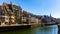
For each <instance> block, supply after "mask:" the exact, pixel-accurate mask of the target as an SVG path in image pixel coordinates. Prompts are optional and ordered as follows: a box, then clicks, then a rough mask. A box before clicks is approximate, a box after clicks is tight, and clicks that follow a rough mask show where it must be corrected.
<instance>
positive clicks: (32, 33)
mask: <svg viewBox="0 0 60 34" xmlns="http://www.w3.org/2000/svg"><path fill="white" fill-rule="evenodd" d="M0 34H58V26H57V25H51V26H44V27H37V28H28V29H20V30H15V31H8V32H0Z"/></svg>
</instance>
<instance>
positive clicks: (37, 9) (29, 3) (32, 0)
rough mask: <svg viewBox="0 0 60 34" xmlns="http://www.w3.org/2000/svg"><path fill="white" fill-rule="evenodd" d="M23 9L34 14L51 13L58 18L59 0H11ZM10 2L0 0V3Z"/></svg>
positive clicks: (59, 11)
mask: <svg viewBox="0 0 60 34" xmlns="http://www.w3.org/2000/svg"><path fill="white" fill-rule="evenodd" d="M11 1H12V2H13V3H14V4H16V5H19V6H21V7H22V9H23V10H26V11H27V12H30V13H33V14H36V15H50V13H51V15H52V16H53V17H55V18H60V0H11ZM3 2H6V3H10V0H0V5H1V4H2V3H3Z"/></svg>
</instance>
